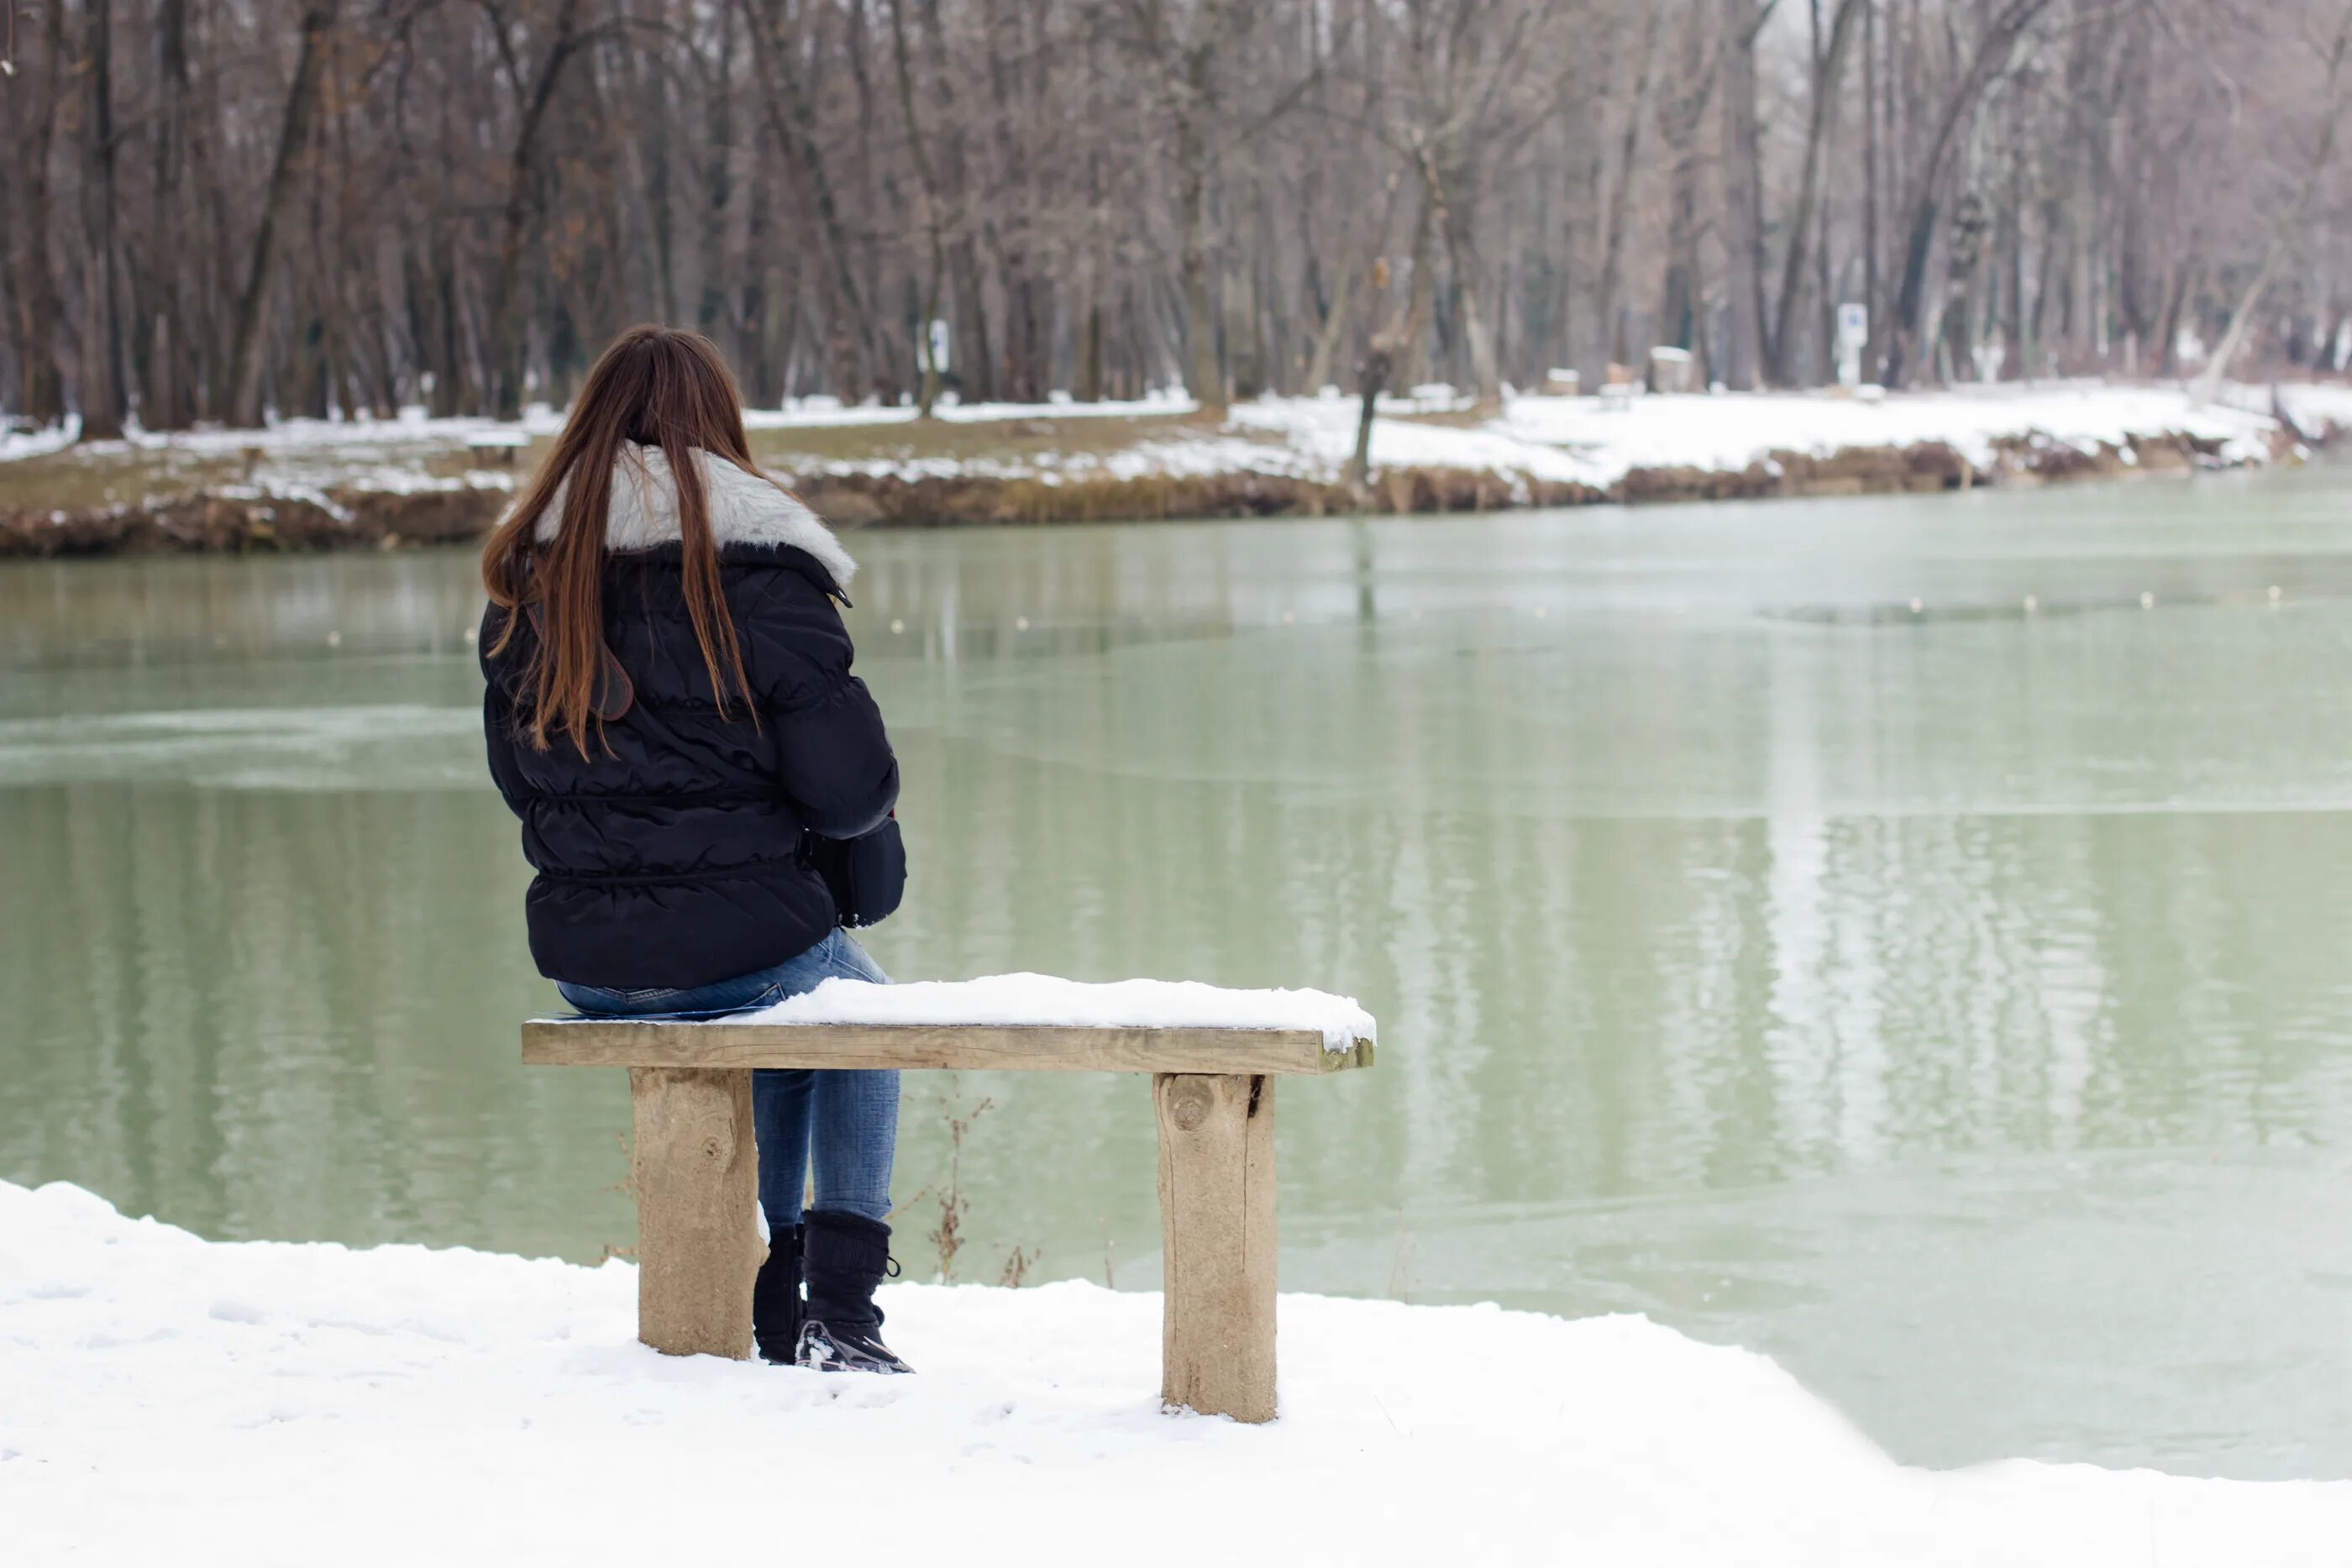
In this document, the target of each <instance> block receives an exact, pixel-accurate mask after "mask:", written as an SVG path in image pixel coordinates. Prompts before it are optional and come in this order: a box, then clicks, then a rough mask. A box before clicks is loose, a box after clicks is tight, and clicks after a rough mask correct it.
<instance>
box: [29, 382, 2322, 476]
mask: <svg viewBox="0 0 2352 1568" xmlns="http://www.w3.org/2000/svg"><path fill="white" fill-rule="evenodd" d="M1449 393H1450V389H1447V388H1443V387H1430V388H1419V389H1416V390H1415V395H1414V396H1412V397H1410V398H1384V399H1382V400H1381V404H1380V413H1379V417H1378V418H1377V419H1376V420H1375V421H1374V423H1373V430H1372V447H1371V455H1372V462H1373V465H1374V466H1375V467H1390V468H1393V467H1418V468H1445V469H1455V470H1463V471H1469V472H1485V473H1491V474H1496V475H1499V476H1507V477H1508V478H1510V479H1513V480H1517V481H1520V482H1522V484H1523V485H1524V484H1525V483H1526V482H1540V483H1545V484H1566V485H1577V486H1587V487H1589V488H1590V489H1591V490H1592V491H1594V492H1596V493H1597V492H1602V491H1607V490H1609V489H1610V488H1611V487H1612V486H1615V485H1617V484H1618V483H1619V482H1621V481H1622V480H1623V479H1624V478H1625V476H1627V475H1628V474H1629V473H1632V472H1633V470H1635V469H1655V468H1696V469H1700V470H1720V471H1727V472H1739V471H1744V470H1745V469H1747V468H1748V466H1749V465H1752V464H1755V463H1757V462H1759V461H1761V460H1763V459H1765V458H1767V457H1768V456H1769V455H1770V454H1771V453H1774V452H1798V453H1803V454H1806V455H1811V456H1816V457H1827V456H1830V455H1833V454H1835V453H1838V452H1841V451H1846V450H1854V449H1887V448H1903V447H1908V446H1914V445H1918V444H1925V443H1933V442H1940V443H1943V444H1947V445H1949V446H1951V447H1953V448H1954V449H1955V450H1957V451H1958V452H1959V453H1960V454H1961V455H1964V456H1965V457H1967V458H1968V459H1969V462H1970V463H1972V464H1973V465H1976V466H1977V467H1978V468H1979V469H1980V470H1981V469H1984V468H1986V467H1988V466H1989V465H1990V463H1991V461H1992V456H1993V450H1994V446H1995V444H1997V443H2000V442H2006V441H2019V440H2028V439H2038V440H2041V441H2044V442H2051V443H2056V444H2063V445H2072V446H2074V447H2077V448H2080V449H2082V450H2084V451H2085V452H2089V451H2093V450H2095V448H2097V447H2099V446H2101V445H2105V446H2111V447H2113V446H2122V445H2125V444H2127V443H2128V442H2129V441H2130V439H2131V438H2133V437H2135V436H2138V437H2182V436H2186V437H2193V438H2195V439H2197V440H2199V441H2203V442H2211V443H2215V444H2218V445H2219V449H2220V453H2221V461H2223V462H2226V463H2233V464H2235V463H2260V462H2263V461H2265V460H2267V458H2268V457H2269V455H2270V453H2271V449H2272V448H2271V443H2272V439H2273V436H2275V435H2276V434H2278V432H2279V424H2278V422H2277V421H2276V420H2275V419H2274V418H2273V416H2272V407H2273V402H2272V400H2273V389H2271V388H2268V387H2253V386H2231V387H2229V388H2226V389H2225V392H2224V395H2223V397H2222V398H2221V401H2220V402H2215V403H2210V404H2200V403H2199V402H2196V401H2194V399H2192V398H2191V397H2190V395H2189V392H2187V391H2186V390H2184V389H2182V388H2179V387H2164V386H2108V385H2104V384H2100V383H2095V382H2074V383H2058V384H2044V385H2034V386H2019V385H2014V384H2003V385H1999V386H1980V387H1963V388H1956V389H1952V390H1948V391H1937V392H1898V393H1894V394H1891V395H1883V396H1876V397H1870V398H1863V397H1849V396H1842V395H1836V394H1833V393H1830V392H1780V393H1752V394H1716V395H1690V396H1638V395H1635V396H1626V397H1620V398H1575V397H1532V396H1529V397H1513V398H1511V399H1509V400H1508V401H1507V403H1506V405H1505V411H1504V413H1503V414H1502V415H1501V416H1500V417H1499V418H1496V419H1491V420H1486V421H1482V422H1476V423H1465V421H1466V408H1467V405H1466V403H1465V402H1464V401H1463V400H1461V399H1459V398H1455V397H1452V396H1450V395H1446V394H1449ZM2275 395H2276V397H2277V399H2278V400H2279V402H2280V403H2281V404H2282V405H2284V407H2285V409H2286V410H2287V411H2288V413H2289V414H2290V415H2291V417H2293V418H2294V420H2295V422H2296V423H2298V424H2301V425H2303V426H2304V427H2305V428H2306V429H2308V428H2311V427H2314V426H2316V425H2323V424H2329V423H2333V424H2336V425H2337V426H2340V427H2352V387H2344V386H2334V385H2284V386H2281V387H2280V388H2278V389H2277V390H2276V393H2275ZM1191 411H1192V403H1191V402H1189V401H1187V400H1185V399H1184V398H1182V397H1181V395H1176V394H1160V395H1157V396H1154V397H1151V398H1147V399H1144V400H1141V401H1138V402H1101V403H1077V402H1069V401H1066V400H1057V401H1054V402H1043V403H1025V404H1024V403H973V404H968V405H956V404H952V403H943V404H942V405H941V406H940V411H939V412H940V418H942V419H943V420H946V421H950V422H952V423H988V422H997V423H1015V424H1017V423H1024V422H1044V423H1055V422H1061V421H1070V420H1078V419H1084V420H1086V421H1087V422H1088V423H1089V424H1092V425H1096V426H1097V427H1099V425H1101V424H1103V423H1116V422H1117V421H1118V419H1120V418H1122V417H1134V416H1138V415H1161V416H1164V415H1168V414H1174V413H1189V412H1191ZM1432 416H1433V417H1432ZM746 417H747V423H749V424H750V425H751V427H752V428H754V429H758V430H762V431H768V432H777V433H784V434H785V435H786V436H787V437H788V435H789V433H790V432H791V431H793V430H794V429H803V428H807V429H814V428H821V427H841V426H882V427H887V426H898V425H905V424H908V423H911V422H912V421H913V419H914V417H915V411H914V410H913V409H912V408H911V407H907V406H903V405H899V406H887V407H886V406H882V405H878V404H866V405H858V406H844V405H842V404H840V403H839V402H835V401H834V400H832V399H826V398H812V399H808V400H805V401H803V402H796V403H794V404H792V405H790V406H787V407H785V408H782V409H771V410H761V411H753V412H752V413H750V414H748V415H747V416H746ZM1356 418H1357V404H1356V401H1355V400H1354V399H1353V398H1348V397H1339V396H1321V397H1289V398H1276V397H1268V398H1263V399H1259V400H1257V401H1255V402H1247V403H1242V404H1238V405H1236V406H1235V407H1234V410H1233V411H1232V416H1231V418H1230V419H1229V420H1228V421H1227V423H1225V424H1224V426H1223V428H1222V429H1213V428H1206V427H1203V428H1200V429H1185V428H1181V427H1176V426H1171V425H1170V424H1169V423H1167V422H1166V421H1165V420H1164V419H1163V420H1161V421H1160V422H1158V423H1153V424H1151V425H1150V426H1146V427H1143V428H1141V429H1139V430H1138V431H1137V432H1136V433H1135V434H1134V437H1133V439H1131V440H1130V441H1129V443H1128V444H1125V445H1118V444H1115V443H1105V442H1103V441H1102V440H1101V439H1100V437H1101V432H1100V430H1099V428H1097V429H1096V430H1094V431H1093V432H1091V433H1090V434H1088V435H1087V437H1086V438H1085V439H1084V440H1081V441H1078V442H1077V443H1076V446H1077V448H1078V449H1076V450H1069V451H1055V450H1052V449H1051V448H1050V447H1048V448H1046V449H1045V450H1034V449H1029V448H1025V447H1024V446H1022V445H1020V444H1008V445H1007V447H1006V448H1005V450H1004V451H1003V452H1002V453H999V454H993V455H989V454H982V455H965V456H948V455H933V456H915V455H890V454H889V452H888V449H887V447H884V448H882V449H880V450H879V451H877V454H876V455H866V456H857V457H833V458H817V457H814V456H801V455H790V456H787V457H786V458H785V459H784V461H786V462H787V463H789V464H791V465H792V468H791V471H790V473H789V474H788V475H787V477H790V478H793V479H796V480H802V481H806V480H812V479H816V478H821V477H826V476H867V477H875V478H887V479H898V480H900V481H904V482H908V483H913V482H916V481H919V480H923V479H980V480H1034V481H1036V482H1039V483H1043V484H1046V485H1059V484H1063V483H1067V482H1074V481H1079V480H1090V479H1112V480H1129V479H1139V478H1151V477H1172V478H1185V477H1201V476H1216V475H1225V474H1245V473H1257V474H1269V475H1285V476H1294V477H1297V478H1303V479H1309V480H1314V481H1318V482H1324V483H1328V482H1332V481H1336V480H1337V479H1339V477H1340V476H1341V475H1342V474H1343V473H1344V472H1345V469H1346V465H1347V463H1348V460H1349V456H1350V455H1352V453H1353V452H1354V449H1355V439H1356ZM560 423H561V416H560V415H559V414H558V413H556V412H555V411H553V410H551V409H548V408H546V407H544V406H539V407H534V408H532V409H531V410H530V411H529V412H528V413H525V415H524V416H523V418H522V419H520V421H516V422H511V423H499V422H497V421H493V420H488V419H478V418H455V419H432V418H427V417H426V416H425V413H424V411H423V410H421V409H409V410H405V411H404V412H403V413H402V414H401V416H400V417H398V418H396V419H386V420H366V419H362V420H352V421H344V420H310V419H296V420H286V421H281V422H279V423H276V424H273V425H271V426H270V427H269V428H268V429H267V430H261V431H242V430H199V431H192V432H185V433H180V434H171V435H157V434H145V433H142V432H139V431H136V430H134V431H132V432H131V434H130V435H129V436H128V437H127V438H126V439H125V440H124V441H122V442H118V443H106V442H101V443H95V444H91V445H89V446H88V447H81V448H77V449H76V456H77V458H78V459H79V458H80V457H84V456H91V457H98V458H103V457H105V456H106V455H108V454H109V453H110V452H118V453H127V452H131V451H134V450H136V451H142V452H148V453H154V452H157V451H162V450H169V451H171V452H176V453H186V454H190V455H199V456H201V455H211V456H215V457H219V456H224V455H238V454H257V455H258V456H259V457H260V459H261V460H262V461H263V462H264V463H265V464H266V465H268V466H266V467H264V468H262V469H261V470H259V471H258V472H257V475H256V476H255V482H256V483H258V484H261V485H262V486H263V487H264V488H271V489H282V488H283V484H281V483H279V481H281V480H282V481H283V482H284V483H293V482H295V481H299V482H300V483H302V484H307V485H311V486H323V485H327V484H342V483H349V484H352V485H355V486H358V487H361V488H381V489H415V488H418V487H450V486H475V487H495V486H512V484H513V482H514V476H513V474H512V472H511V471H508V472H503V473H502V472H500V471H499V470H497V469H495V468H488V467H481V468H478V469H477V471H475V472H472V473H469V474H467V476H465V477H464V478H463V479H462V480H451V479H447V478H430V477H425V476H424V474H423V470H424V468H425V465H426V464H427V463H428V462H432V461H437V460H446V458H448V457H450V456H452V455H458V454H463V453H465V452H467V451H469V450H478V449H482V448H486V447H489V446H494V445H499V444H511V443H513V442H515V441H518V440H520V439H523V438H525V437H527V436H530V435H543V434H549V433H551V432H552V431H553V430H555V429H556V428H557V427H558V425H559V424H560ZM1034 434H1035V433H1028V434H1024V440H1034ZM69 440H70V431H69V428H66V429H58V430H49V431H38V432H32V433H20V434H0V464H5V463H6V462H8V461H11V460H17V459H23V458H28V457H36V456H41V455H47V454H50V453H54V452H56V451H58V449H59V448H60V447H61V446H64V445H66V444H68V442H69ZM783 444H784V445H785V446H787V447H789V445H790V442H789V440H788V439H786V440H785V441H784V443H783ZM404 473H405V474H406V475H407V476H408V477H404Z"/></svg>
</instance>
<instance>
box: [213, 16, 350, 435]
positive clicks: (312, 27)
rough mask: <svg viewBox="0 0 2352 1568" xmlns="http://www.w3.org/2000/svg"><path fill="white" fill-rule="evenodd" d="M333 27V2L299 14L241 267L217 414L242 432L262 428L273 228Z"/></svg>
mask: <svg viewBox="0 0 2352 1568" xmlns="http://www.w3.org/2000/svg"><path fill="white" fill-rule="evenodd" d="M334 25H335V5H334V0H317V3H316V4H313V5H311V6H310V8H309V9H308V10H306V11H304V12H303V13H302V50H301V53H300V54H299V56H298V57H296V59H295V62H294V81H293V85H292V86H290V87H289V88H288V89H286V111H285V113H284V114H283V115H282V116H281V117H280V119H279V121H278V155H277V157H276V158H275V159H274V160H273V161H272V162H271V163H270V166H269V183H268V185H267V186H266V187H264V192H263V195H262V200H261V224H260V226H259V227H258V228H257V229H256V230H255V231H254V235H253V259H252V261H251V262H250V263H249V264H248V265H247V267H246V273H245V287H244V290H243V291H242V292H241V293H240V294H239V295H238V296H237V301H236V338H235V340H234V346H233V347H232V349H231V350H230V357H229V373H228V380H227V382H226V383H225V384H223V385H222V386H221V387H220V388H219V389H218V394H217V395H218V398H219V406H218V407H217V409H216V411H215V412H216V413H217V414H218V415H219V417H220V418H221V419H222V420H223V421H224V422H226V423H229V424H232V425H235V426H236V427H237V428H239V429H242V430H252V429H257V428H258V427H259V426H260V424H261V342H262V334H263V331H264V319H263V309H264V307H266V306H267V305H268V300H269V284H270V278H271V277H272V275H273V274H274V273H275V272H276V270H277V267H278V225H279V224H280V222H282V221H283V219H284V217H285V214H286V207H287V204H288V203H289V202H290V201H292V200H293V199H294V177H295V174H296V172H297V168H298V165H299V162H300V161H301V158H302V155H303V152H304V150H305V149H306V148H308V147H309V145H310V120H311V117H312V115H313V114H314V113H315V111H316V110H317V109H318V104H319V83H320V78H321V77H322V76H323V75H324V74H325V69H326V61H325V54H326V47H327V40H328V37H329V35H330V34H331V32H332V30H333V28H334Z"/></svg>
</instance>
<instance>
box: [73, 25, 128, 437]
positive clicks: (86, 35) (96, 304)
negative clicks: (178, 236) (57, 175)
mask: <svg viewBox="0 0 2352 1568" xmlns="http://www.w3.org/2000/svg"><path fill="white" fill-rule="evenodd" d="M83 4H84V5H85V6H86V9H85V10H84V12H83V14H82V25H83V31H82V64H81V68H82V70H83V72H84V73H85V74H86V75H87V77H88V78H89V80H88V88H89V110H88V113H87V114H86V115H85V116H84V119H83V121H82V186H81V218H82V238H83V241H84V243H85V244H86V245H87V246H88V247H89V262H88V268H89V269H88V271H87V272H85V273H84V274H83V277H82V289H81V332H80V347H81V387H80V393H81V397H80V401H81V438H82V439H83V440H84V441H104V440H112V439H114V438H116V437H119V436H120V435H121V434H122V420H123V413H124V409H123V398H122V324H121V319H120V318H119V317H118V316H117V314H116V311H115V290H114V262H115V244H114V37H113V30H114V9H113V0H83Z"/></svg>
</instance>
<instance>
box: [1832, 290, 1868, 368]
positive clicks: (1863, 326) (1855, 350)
mask: <svg viewBox="0 0 2352 1568" xmlns="http://www.w3.org/2000/svg"><path fill="white" fill-rule="evenodd" d="M1869 342H1870V307H1869V306H1867V305H1855V304H1852V303H1848V304H1844V305H1841V306H1839V307H1838V313H1837V344H1838V385H1840V386H1844V387H1858V386H1860V385H1861V384H1862V350H1863V349H1864V347H1865V346H1866V345H1867V344H1868V343H1869Z"/></svg>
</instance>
